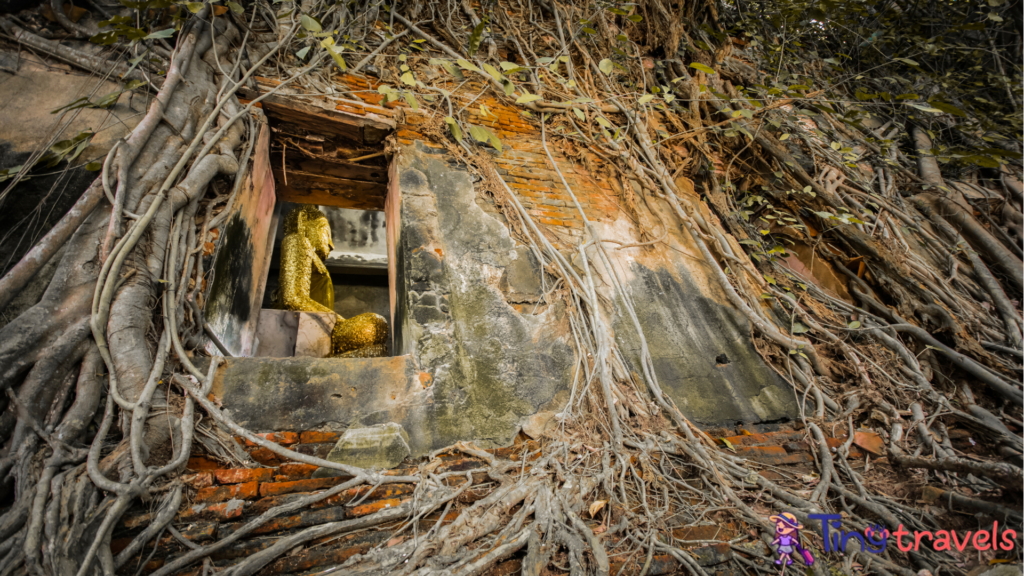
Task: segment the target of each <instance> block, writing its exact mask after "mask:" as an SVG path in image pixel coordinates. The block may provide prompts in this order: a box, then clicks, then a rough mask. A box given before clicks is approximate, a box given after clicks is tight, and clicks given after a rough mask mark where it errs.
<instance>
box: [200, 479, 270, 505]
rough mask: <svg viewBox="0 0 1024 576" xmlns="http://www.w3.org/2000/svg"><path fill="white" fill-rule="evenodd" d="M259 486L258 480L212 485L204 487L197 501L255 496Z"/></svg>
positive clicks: (215, 500)
mask: <svg viewBox="0 0 1024 576" xmlns="http://www.w3.org/2000/svg"><path fill="white" fill-rule="evenodd" d="M258 488H259V483H258V482H246V483H245V484H232V485H230V486H215V487H213V486H211V487H210V488H203V489H201V490H200V491H199V492H198V493H197V494H196V502H224V501H226V500H232V499H241V500H245V499H248V498H255V497H256V491H257V489H258Z"/></svg>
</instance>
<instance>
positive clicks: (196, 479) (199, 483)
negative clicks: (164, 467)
mask: <svg viewBox="0 0 1024 576" xmlns="http://www.w3.org/2000/svg"><path fill="white" fill-rule="evenodd" d="M181 481H182V482H184V483H185V485H186V486H191V487H192V488H206V487H208V486H213V472H199V473H198V474H190V475H188V476H182V477H181Z"/></svg>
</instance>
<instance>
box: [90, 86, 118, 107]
mask: <svg viewBox="0 0 1024 576" xmlns="http://www.w3.org/2000/svg"><path fill="white" fill-rule="evenodd" d="M120 97H121V91H120V90H118V91H117V92H111V93H110V94H107V95H106V96H104V97H103V98H100V99H99V100H97V101H96V103H95V104H93V105H91V106H87V108H100V109H106V108H110V107H111V106H113V105H114V104H116V103H117V99H118V98H120Z"/></svg>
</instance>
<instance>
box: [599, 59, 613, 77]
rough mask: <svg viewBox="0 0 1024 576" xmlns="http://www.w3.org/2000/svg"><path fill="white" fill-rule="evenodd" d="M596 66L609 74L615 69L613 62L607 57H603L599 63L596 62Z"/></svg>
mask: <svg viewBox="0 0 1024 576" xmlns="http://www.w3.org/2000/svg"><path fill="white" fill-rule="evenodd" d="M597 68H598V69H599V70H601V72H604V73H605V74H606V75H607V74H611V73H612V70H614V69H615V64H613V63H612V61H611V60H609V59H608V58H605V59H604V60H601V62H600V63H598V65H597Z"/></svg>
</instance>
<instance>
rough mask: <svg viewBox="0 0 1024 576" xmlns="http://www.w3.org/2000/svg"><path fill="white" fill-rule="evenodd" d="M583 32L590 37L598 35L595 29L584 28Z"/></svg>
mask: <svg viewBox="0 0 1024 576" xmlns="http://www.w3.org/2000/svg"><path fill="white" fill-rule="evenodd" d="M583 32H584V33H586V34H590V35H594V34H597V30H594V29H593V28H583Z"/></svg>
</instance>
